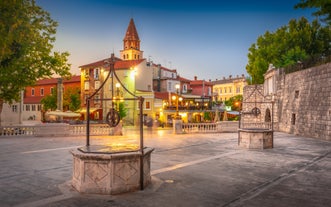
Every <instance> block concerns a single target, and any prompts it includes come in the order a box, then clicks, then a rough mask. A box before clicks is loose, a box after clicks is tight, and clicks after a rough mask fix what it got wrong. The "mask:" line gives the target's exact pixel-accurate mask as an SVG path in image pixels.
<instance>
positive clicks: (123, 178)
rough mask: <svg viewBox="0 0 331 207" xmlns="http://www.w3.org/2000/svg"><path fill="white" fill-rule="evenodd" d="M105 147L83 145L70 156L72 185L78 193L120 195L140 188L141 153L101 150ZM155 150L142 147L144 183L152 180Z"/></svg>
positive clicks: (137, 151)
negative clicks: (153, 153) (151, 168)
mask: <svg viewBox="0 0 331 207" xmlns="http://www.w3.org/2000/svg"><path fill="white" fill-rule="evenodd" d="M107 150H108V149H107V148H105V146H89V147H82V148H79V149H75V150H72V151H71V154H72V155H73V178H72V186H73V187H74V188H75V189H76V190H77V191H79V192H81V193H93V194H110V195H113V194H119V193H125V192H132V191H136V190H139V189H140V188H141V177H140V172H141V169H140V160H141V152H140V151H139V150H136V151H126V152H115V153H104V152H106V151H107ZM153 150H154V149H152V148H145V149H144V153H143V154H144V155H143V163H144V164H143V186H144V187H145V186H147V185H148V184H149V183H150V182H151V174H150V163H151V153H152V151H153Z"/></svg>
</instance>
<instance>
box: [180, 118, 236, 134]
mask: <svg viewBox="0 0 331 207" xmlns="http://www.w3.org/2000/svg"><path fill="white" fill-rule="evenodd" d="M182 128H183V131H184V132H185V133H217V132H237V130H238V121H219V122H216V123H183V124H182Z"/></svg>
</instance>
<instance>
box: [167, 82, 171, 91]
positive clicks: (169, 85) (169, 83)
mask: <svg viewBox="0 0 331 207" xmlns="http://www.w3.org/2000/svg"><path fill="white" fill-rule="evenodd" d="M168 91H172V84H171V82H168Z"/></svg>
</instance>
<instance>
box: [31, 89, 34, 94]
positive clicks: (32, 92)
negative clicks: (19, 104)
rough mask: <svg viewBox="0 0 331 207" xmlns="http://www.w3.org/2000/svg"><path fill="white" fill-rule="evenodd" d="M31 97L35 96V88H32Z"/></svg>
mask: <svg viewBox="0 0 331 207" xmlns="http://www.w3.org/2000/svg"><path fill="white" fill-rule="evenodd" d="M31 96H34V88H31Z"/></svg>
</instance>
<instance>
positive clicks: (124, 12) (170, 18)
mask: <svg viewBox="0 0 331 207" xmlns="http://www.w3.org/2000/svg"><path fill="white" fill-rule="evenodd" d="M36 2H37V4H38V5H39V6H41V7H42V8H43V9H44V10H46V11H48V12H49V13H50V14H51V17H52V18H53V19H54V20H56V21H57V22H58V23H59V27H58V31H57V35H56V38H57V40H56V43H55V50H57V51H62V52H64V51H68V52H69V53H70V54H71V55H70V58H69V63H71V64H72V72H73V73H75V74H78V72H79V69H78V67H79V66H81V65H85V64H88V63H91V62H94V61H98V60H101V59H104V58H107V57H109V56H110V54H111V53H115V55H116V56H118V57H119V54H120V52H119V51H120V50H122V49H123V38H124V35H125V32H126V29H127V27H128V24H129V21H130V19H131V18H133V19H134V21H135V25H136V28H137V30H138V34H139V37H140V40H141V45H140V47H141V50H143V51H144V58H146V59H150V60H152V61H153V62H154V63H156V64H161V65H163V66H165V67H168V68H170V69H177V71H178V73H179V74H180V75H181V76H182V77H185V78H188V79H193V77H194V76H197V77H198V79H205V80H209V79H211V80H215V79H216V78H217V79H220V78H222V77H223V76H225V77H228V76H229V75H233V76H235V75H241V74H245V75H247V73H246V69H245V67H246V64H247V53H248V48H249V47H250V46H251V44H253V43H255V42H256V39H257V38H258V36H260V35H263V34H264V33H265V32H266V31H267V30H268V31H271V32H273V31H275V30H276V29H277V28H279V27H281V26H283V25H286V24H287V23H288V22H289V21H290V19H294V18H295V19H298V18H300V17H302V16H304V17H306V18H308V19H309V20H310V21H311V20H313V17H312V16H311V13H312V11H313V10H308V9H305V10H303V9H294V5H295V4H297V3H298V2H299V0H285V1H282V0H279V1H265V0H251V1H248V0H246V1H245V0H237V1H222V0H219V1H215V0H205V1H192V0H160V1H159V0H155V1H154V0H134V1H129V0H79V1H78V0H53V1H52V0H36Z"/></svg>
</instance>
